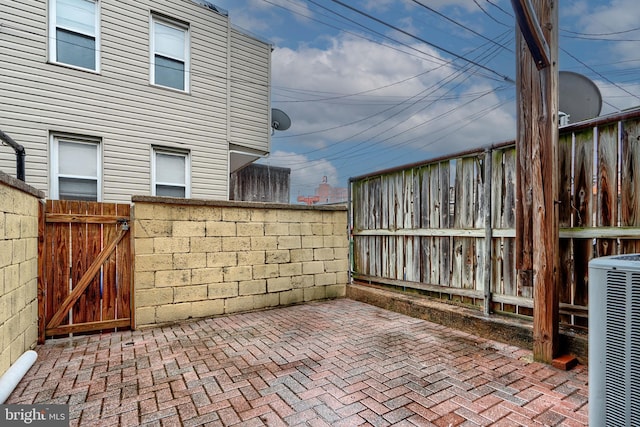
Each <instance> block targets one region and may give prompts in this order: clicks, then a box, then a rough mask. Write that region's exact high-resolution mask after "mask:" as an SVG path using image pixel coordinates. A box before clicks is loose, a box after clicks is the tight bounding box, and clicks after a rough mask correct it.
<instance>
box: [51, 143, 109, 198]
mask: <svg viewBox="0 0 640 427" xmlns="http://www.w3.org/2000/svg"><path fill="white" fill-rule="evenodd" d="M50 139H51V142H50V145H51V156H50V165H49V167H50V173H49V176H50V178H49V198H50V199H52V200H59V199H60V188H59V178H77V179H95V180H96V201H98V202H101V201H102V141H101V140H100V138H94V137H89V136H77V135H68V134H62V133H52V134H51V137H50ZM60 141H62V142H72V143H75V144H87V145H94V146H96V147H97V150H96V153H97V156H96V171H97V176H95V177H93V176H82V175H70V174H60V173H59V167H60V149H59V145H60Z"/></svg>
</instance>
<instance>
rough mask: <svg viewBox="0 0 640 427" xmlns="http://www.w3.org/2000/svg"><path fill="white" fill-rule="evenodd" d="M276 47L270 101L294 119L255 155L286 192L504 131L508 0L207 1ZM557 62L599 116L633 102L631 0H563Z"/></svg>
mask: <svg viewBox="0 0 640 427" xmlns="http://www.w3.org/2000/svg"><path fill="white" fill-rule="evenodd" d="M214 3H215V4H216V5H218V6H220V7H222V8H224V9H226V10H227V11H228V12H229V16H230V19H231V23H232V25H234V26H236V27H238V28H241V29H243V30H244V31H245V32H248V33H250V34H253V35H255V36H256V37H258V38H260V39H262V40H265V41H268V42H270V43H272V45H273V48H274V50H273V53H272V69H271V73H272V87H271V104H272V107H273V108H278V109H280V110H282V111H284V112H286V113H287V115H288V116H289V117H290V118H291V121H292V124H291V127H290V128H289V129H288V130H286V131H275V132H274V135H273V136H272V141H271V153H270V155H269V156H268V157H267V158H265V159H261V160H260V161H259V162H258V163H262V164H268V165H273V166H281V167H287V168H290V169H291V196H292V200H295V199H296V198H297V196H309V195H313V194H314V193H315V189H316V187H317V186H318V184H320V183H321V182H322V180H323V177H327V178H326V179H327V182H328V183H329V184H330V185H332V186H334V187H346V186H347V182H348V179H349V178H350V177H355V176H360V175H364V174H368V173H371V172H375V171H378V170H382V169H386V168H390V167H395V166H400V165H405V164H408V163H413V162H417V161H423V160H429V159H432V158H436V157H439V156H443V155H449V154H454V153H457V152H461V151H464V150H468V149H472V148H477V147H483V146H487V145H490V144H493V143H499V142H503V141H509V140H513V139H514V138H515V129H516V104H515V96H516V89H515V80H516V74H515V69H516V62H515V54H514V50H515V30H516V26H515V25H516V24H515V19H514V17H513V10H512V7H511V2H510V0H344V1H336V0H214ZM557 4H559V5H560V6H559V7H560V9H559V16H560V29H559V34H560V39H559V69H560V70H561V71H572V72H575V73H579V74H582V75H583V76H586V77H588V78H589V79H591V80H592V81H593V82H594V83H595V84H596V85H597V87H598V89H599V91H600V93H601V96H602V112H601V115H604V114H610V113H615V112H618V111H622V110H625V109H628V108H633V107H635V106H638V105H640V79H639V78H638V77H637V76H640V3H638V0H589V1H587V0H562V1H561V2H558V3H557Z"/></svg>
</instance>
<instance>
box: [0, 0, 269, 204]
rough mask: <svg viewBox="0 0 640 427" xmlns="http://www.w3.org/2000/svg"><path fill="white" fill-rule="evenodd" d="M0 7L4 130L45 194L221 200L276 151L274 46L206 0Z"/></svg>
mask: <svg viewBox="0 0 640 427" xmlns="http://www.w3.org/2000/svg"><path fill="white" fill-rule="evenodd" d="M0 17H1V18H0V19H1V24H2V26H1V27H0V55H1V57H2V61H0V130H2V131H4V132H6V133H7V134H8V135H10V136H11V137H12V138H13V139H14V140H15V141H16V142H18V143H19V144H22V145H23V146H24V147H25V149H26V153H27V157H26V178H27V179H26V180H27V183H29V184H30V185H32V186H34V187H36V188H38V189H40V190H43V191H44V192H45V193H46V195H47V197H49V198H52V199H64V198H77V199H88V200H98V201H105V202H129V201H130V198H131V195H167V196H175V197H193V198H207V199H222V200H226V199H228V193H229V174H230V173H231V172H233V171H234V170H235V169H237V168H239V167H242V166H244V165H245V164H247V163H248V162H251V161H254V160H256V159H258V158H259V157H261V156H264V155H266V154H268V152H269V149H270V135H271V127H270V110H271V109H270V97H269V96H270V95H269V93H270V83H271V81H270V68H271V64H270V60H271V50H272V47H271V45H270V44H269V43H266V42H263V41H261V40H258V39H256V38H255V37H252V36H250V35H247V34H244V33H243V32H241V31H238V30H237V29H235V28H232V26H231V23H230V19H229V17H228V16H227V14H226V12H224V11H222V10H219V9H217V8H216V7H215V6H214V5H212V4H211V3H208V2H206V1H202V0H153V1H151V0H3V1H1V2H0ZM0 170H2V171H5V172H7V173H9V174H11V175H14V176H15V156H14V153H13V151H12V150H11V149H10V148H9V147H0Z"/></svg>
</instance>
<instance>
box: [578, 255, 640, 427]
mask: <svg viewBox="0 0 640 427" xmlns="http://www.w3.org/2000/svg"><path fill="white" fill-rule="evenodd" d="M589 425H590V426H592V427H599V426H602V427H604V426H607V427H609V426H624V427H626V426H640V254H634V255H618V256H609V257H602V258H596V259H593V260H591V262H589Z"/></svg>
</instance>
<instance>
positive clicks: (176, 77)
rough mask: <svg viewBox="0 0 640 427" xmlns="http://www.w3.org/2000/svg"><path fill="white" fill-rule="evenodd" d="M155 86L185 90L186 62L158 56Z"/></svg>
mask: <svg viewBox="0 0 640 427" xmlns="http://www.w3.org/2000/svg"><path fill="white" fill-rule="evenodd" d="M155 62H156V66H155V82H154V83H155V84H157V85H161V86H167V87H172V88H174V89H180V90H184V62H182V61H176V60H175V59H169V58H165V57H163V56H160V55H156V61H155Z"/></svg>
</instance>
